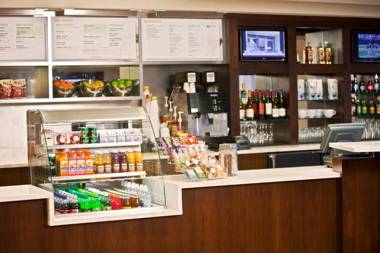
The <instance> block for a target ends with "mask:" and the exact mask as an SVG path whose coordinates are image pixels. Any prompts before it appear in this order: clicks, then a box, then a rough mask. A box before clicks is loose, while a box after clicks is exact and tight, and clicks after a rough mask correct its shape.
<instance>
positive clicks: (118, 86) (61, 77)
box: [52, 65, 140, 98]
mask: <svg viewBox="0 0 380 253" xmlns="http://www.w3.org/2000/svg"><path fill="white" fill-rule="evenodd" d="M139 76H140V71H139V66H138V65H130V66H118V65H105V66H98V65H92V66H91V65H89V66H84V65H79V66H76V67H75V70H73V68H72V67H70V66H54V67H53V79H54V80H53V83H52V90H53V97H54V98H86V97H96V98H99V97H136V96H139V95H140V80H139V79H140V78H139Z"/></svg>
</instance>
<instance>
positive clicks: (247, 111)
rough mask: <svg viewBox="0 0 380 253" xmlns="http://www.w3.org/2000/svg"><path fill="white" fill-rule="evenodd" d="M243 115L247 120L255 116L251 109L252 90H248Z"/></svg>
mask: <svg viewBox="0 0 380 253" xmlns="http://www.w3.org/2000/svg"><path fill="white" fill-rule="evenodd" d="M245 117H246V119H247V120H253V119H254V118H255V114H254V111H253V98H252V92H248V103H247V107H246V111H245Z"/></svg>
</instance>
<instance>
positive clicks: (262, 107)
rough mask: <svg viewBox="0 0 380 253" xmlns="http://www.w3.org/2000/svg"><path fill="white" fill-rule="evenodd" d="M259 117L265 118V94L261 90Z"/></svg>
mask: <svg viewBox="0 0 380 253" xmlns="http://www.w3.org/2000/svg"><path fill="white" fill-rule="evenodd" d="M258 105H259V106H258V107H259V117H258V118H259V119H264V118H265V97H264V95H263V94H262V93H261V92H259V103H258Z"/></svg>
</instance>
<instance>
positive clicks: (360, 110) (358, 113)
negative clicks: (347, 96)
mask: <svg viewBox="0 0 380 253" xmlns="http://www.w3.org/2000/svg"><path fill="white" fill-rule="evenodd" d="M355 104H356V115H358V116H360V115H362V105H361V102H360V100H359V98H356V101H355Z"/></svg>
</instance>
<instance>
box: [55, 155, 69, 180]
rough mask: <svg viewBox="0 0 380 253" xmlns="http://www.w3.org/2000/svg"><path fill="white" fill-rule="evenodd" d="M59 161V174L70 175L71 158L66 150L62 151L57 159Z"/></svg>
mask: <svg viewBox="0 0 380 253" xmlns="http://www.w3.org/2000/svg"><path fill="white" fill-rule="evenodd" d="M57 161H59V165H58V167H59V175H60V176H68V175H69V169H70V167H69V159H68V157H67V154H66V152H60V153H59V158H58V159H57Z"/></svg>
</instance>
